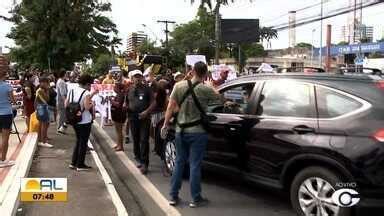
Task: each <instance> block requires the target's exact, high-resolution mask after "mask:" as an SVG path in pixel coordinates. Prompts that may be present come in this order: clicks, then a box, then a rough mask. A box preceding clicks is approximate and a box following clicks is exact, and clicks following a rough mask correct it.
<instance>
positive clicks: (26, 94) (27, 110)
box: [21, 72, 36, 132]
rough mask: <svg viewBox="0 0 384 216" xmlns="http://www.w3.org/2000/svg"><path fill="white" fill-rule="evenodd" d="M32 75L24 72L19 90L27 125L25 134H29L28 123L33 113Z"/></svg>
mask: <svg viewBox="0 0 384 216" xmlns="http://www.w3.org/2000/svg"><path fill="white" fill-rule="evenodd" d="M32 76H33V75H32V74H31V73H29V72H25V74H24V76H23V78H22V80H21V88H22V91H23V106H24V110H23V112H24V115H25V123H26V124H27V132H29V122H30V119H31V115H32V113H34V112H35V92H36V90H35V86H34V85H33V82H32Z"/></svg>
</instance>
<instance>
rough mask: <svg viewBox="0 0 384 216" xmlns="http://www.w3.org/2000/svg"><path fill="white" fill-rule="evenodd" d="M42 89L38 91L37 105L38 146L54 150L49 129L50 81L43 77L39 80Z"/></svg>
mask: <svg viewBox="0 0 384 216" xmlns="http://www.w3.org/2000/svg"><path fill="white" fill-rule="evenodd" d="M39 83H40V87H39V89H37V91H36V98H35V105H36V117H37V120H39V123H40V124H39V125H40V126H39V134H38V140H39V143H38V145H39V146H41V147H47V148H52V147H53V145H51V144H49V143H48V127H49V107H48V101H49V79H48V78H47V77H41V78H40V79H39Z"/></svg>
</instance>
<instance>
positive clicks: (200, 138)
mask: <svg viewBox="0 0 384 216" xmlns="http://www.w3.org/2000/svg"><path fill="white" fill-rule="evenodd" d="M207 73H208V68H207V65H206V64H205V63H203V62H198V63H196V64H195V66H194V68H193V71H192V75H193V77H192V80H186V81H181V82H179V83H177V84H176V85H175V87H174V89H173V92H172V94H171V97H170V100H169V103H168V108H167V112H166V114H165V120H164V125H163V128H162V133H161V134H162V135H164V133H165V131H167V130H168V127H169V123H170V119H171V117H172V115H173V114H174V113H176V112H177V111H178V115H177V120H176V122H177V124H176V139H175V141H176V152H177V153H176V166H175V170H174V172H173V174H172V179H171V190H170V197H171V198H170V200H169V204H170V205H177V204H178V202H179V190H180V188H181V184H182V177H183V172H184V167H185V164H186V163H187V160H188V159H189V168H190V177H189V178H190V185H191V195H192V201H191V202H190V204H189V206H190V207H191V208H194V207H198V206H201V205H204V204H206V203H207V200H206V199H205V198H203V197H202V195H201V163H202V160H203V157H204V154H205V150H206V145H207V141H208V134H207V132H206V131H205V129H204V128H203V126H202V121H201V114H202V113H201V111H200V109H199V108H198V106H197V105H196V104H197V103H198V104H200V106H201V108H202V109H203V110H204V111H205V110H206V109H207V106H208V103H209V102H210V101H215V100H218V99H219V94H218V93H217V92H216V91H215V90H214V89H213V87H212V84H211V83H209V85H206V84H203V82H204V80H205V79H206V77H207ZM193 93H194V94H195V95H196V100H197V102H195V100H194V98H193V97H192V95H193Z"/></svg>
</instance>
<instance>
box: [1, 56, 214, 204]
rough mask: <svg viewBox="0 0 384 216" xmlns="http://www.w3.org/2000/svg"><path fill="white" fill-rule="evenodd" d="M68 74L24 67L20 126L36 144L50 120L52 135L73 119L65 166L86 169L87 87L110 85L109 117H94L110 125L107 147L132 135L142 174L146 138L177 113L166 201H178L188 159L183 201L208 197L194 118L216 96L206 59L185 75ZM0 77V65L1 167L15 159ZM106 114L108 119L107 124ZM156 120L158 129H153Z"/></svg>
mask: <svg viewBox="0 0 384 216" xmlns="http://www.w3.org/2000/svg"><path fill="white" fill-rule="evenodd" d="M72 74H73V73H68V72H66V71H65V70H59V71H56V72H54V73H53V74H44V73H41V72H39V71H38V70H30V71H27V72H25V73H24V75H23V77H22V79H21V85H22V90H23V104H24V106H23V107H24V109H23V115H24V116H25V120H26V126H27V131H28V132H31V131H35V132H37V133H38V146H39V147H43V148H54V146H53V145H52V144H51V143H50V137H48V128H49V127H50V125H51V123H55V124H56V131H57V134H58V135H66V134H67V128H68V125H72V126H73V129H74V131H75V134H76V143H75V145H74V147H73V154H72V162H71V163H70V164H69V168H71V169H75V170H77V171H86V170H89V169H91V168H92V167H90V166H88V165H87V164H86V163H85V157H86V152H87V150H88V149H89V147H88V140H89V137H90V134H91V129H92V123H93V121H94V120H95V118H96V114H95V113H96V109H95V100H94V98H95V95H97V94H98V93H99V91H98V90H97V89H93V90H92V88H91V85H92V84H109V85H113V86H114V95H113V96H112V97H108V100H109V103H110V108H109V109H110V112H109V113H110V115H111V116H107V117H106V118H101V122H105V123H106V124H105V126H108V125H110V126H112V125H114V127H115V131H116V134H117V141H116V145H115V146H114V147H113V148H114V150H115V151H124V143H125V142H129V141H130V137H131V138H132V142H133V152H132V153H133V155H134V159H135V162H136V166H137V168H138V169H140V171H141V173H142V174H144V175H145V174H147V172H148V168H149V162H150V160H149V157H150V142H149V139H150V137H151V136H152V137H153V138H154V139H155V140H158V139H162V138H164V134H167V131H168V130H169V125H170V120H171V118H172V116H174V115H175V114H176V113H177V118H176V125H177V126H176V151H177V158H176V166H175V171H174V173H172V179H171V190H170V197H171V199H170V205H177V204H178V202H179V196H178V191H179V190H180V187H181V183H182V173H183V169H184V167H185V166H184V165H185V163H186V162H187V160H188V159H189V164H190V184H191V195H192V202H191V203H190V207H197V206H199V205H201V204H204V203H206V201H207V200H206V199H205V198H203V197H202V195H201V186H200V181H201V174H200V169H201V162H202V159H203V156H204V152H205V148H206V144H207V137H208V136H207V134H206V131H205V130H204V128H203V127H202V124H201V121H200V118H201V112H202V111H201V107H202V108H203V109H206V108H207V104H208V101H210V100H215V99H218V98H219V96H218V93H217V92H216V90H215V83H214V82H212V81H210V80H209V81H207V79H206V78H207V75H208V70H207V65H206V64H205V63H202V62H198V63H196V65H195V66H194V67H193V68H192V67H190V68H189V69H188V71H186V72H185V73H181V72H177V73H174V74H171V73H167V74H165V75H156V74H154V73H153V72H152V71H147V72H146V73H145V74H143V72H142V71H140V70H133V71H130V72H129V73H124V72H109V73H108V74H107V75H106V77H99V78H97V79H94V78H93V77H91V76H90V75H87V74H80V75H77V77H75V78H74V77H71V75H72ZM5 78H6V70H0V129H2V136H3V139H2V140H3V142H2V145H1V153H2V154H1V158H0V159H1V160H0V167H2V166H11V165H13V164H14V162H11V161H6V158H5V157H6V152H7V146H8V138H9V131H10V128H11V123H12V120H13V117H14V116H13V112H12V106H11V104H12V103H13V102H14V101H13V100H14V99H13V96H12V95H13V94H12V89H11V87H10V85H9V84H7V83H5V82H4V80H5ZM70 82H76V83H77V85H74V86H73V85H71V88H70V87H69V85H70V84H69V83H70ZM196 100H197V101H196ZM110 119H112V122H109V120H110ZM36 121H37V123H38V127H37V128H36V126H35V125H36ZM162 121H163V122H162ZM34 123H35V124H34ZM160 124H161V125H162V127H159V125H160ZM124 128H125V129H126V130H125V133H124ZM124 134H125V135H126V137H125V138H124ZM161 136H163V137H161ZM154 151H155V152H157V153H158V154H159V155H160V156H161V157H162V159H164V155H163V150H162V147H161V146H155V148H154ZM163 166H164V169H163V171H164V172H163V174H164V175H166V176H170V175H171V173H168V172H167V171H168V170H167V169H166V167H165V163H164V165H163Z"/></svg>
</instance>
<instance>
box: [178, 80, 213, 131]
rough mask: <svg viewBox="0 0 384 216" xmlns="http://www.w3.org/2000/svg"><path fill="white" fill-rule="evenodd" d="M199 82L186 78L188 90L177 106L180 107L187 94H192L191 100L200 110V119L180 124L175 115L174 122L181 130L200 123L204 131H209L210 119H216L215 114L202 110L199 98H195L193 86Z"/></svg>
mask: <svg viewBox="0 0 384 216" xmlns="http://www.w3.org/2000/svg"><path fill="white" fill-rule="evenodd" d="M199 84H200V83H199V82H197V83H195V84H192V82H191V81H190V80H188V90H187V92H186V93H185V94H184V96H183V98H182V100H181V102H180V104H179V106H180V107H181V105H182V104H183V103H184V101H185V100H186V98H187V97H188V96H189V95H192V98H193V102H194V103H195V105H196V107H197V109H198V110H199V112H200V119H199V120H197V121H193V122H189V123H183V124H180V123H179V122H178V121H177V116H176V124H177V125H178V126H179V127H180V128H181V130H182V131H183V130H184V129H185V128H190V127H194V126H196V125H201V126H202V127H203V128H204V130H205V131H209V129H210V128H209V126H210V122H211V121H214V120H215V119H216V117H215V116H210V115H207V113H206V112H205V111H204V109H203V107H202V106H201V104H200V102H199V99H198V98H197V96H196V94H195V91H194V89H195V87H196V86H197V85H199Z"/></svg>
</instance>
